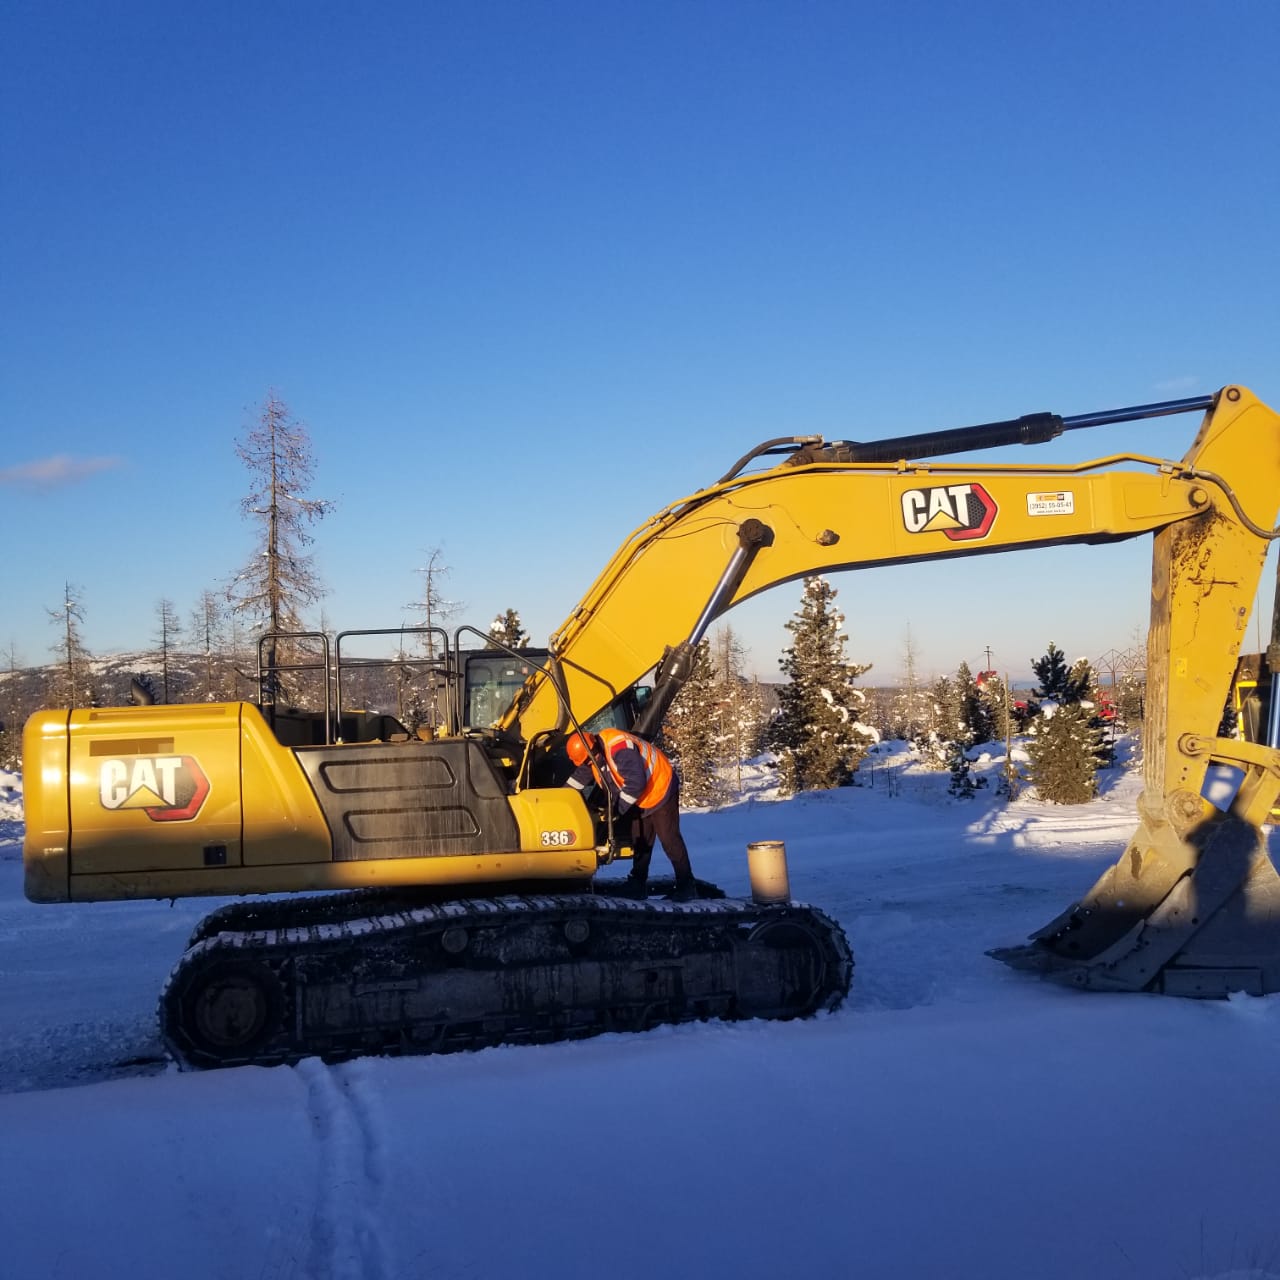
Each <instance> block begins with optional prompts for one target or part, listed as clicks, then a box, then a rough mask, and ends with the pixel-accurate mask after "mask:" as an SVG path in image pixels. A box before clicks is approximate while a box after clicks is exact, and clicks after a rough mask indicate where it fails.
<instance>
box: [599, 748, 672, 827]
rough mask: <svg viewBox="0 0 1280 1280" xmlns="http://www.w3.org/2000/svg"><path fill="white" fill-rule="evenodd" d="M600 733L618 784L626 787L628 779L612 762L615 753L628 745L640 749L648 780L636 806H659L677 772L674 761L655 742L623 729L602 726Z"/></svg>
mask: <svg viewBox="0 0 1280 1280" xmlns="http://www.w3.org/2000/svg"><path fill="white" fill-rule="evenodd" d="M598 736H599V738H600V741H601V742H602V743H603V744H604V755H605V759H606V760H607V761H608V762H609V772H610V773H611V774H612V775H613V780H614V782H616V783H617V784H618V786H619V787H624V786H625V785H626V783H625V781H624V780H623V777H622V775H621V774H620V773H619V772H618V770H617V768H616V766H615V765H614V763H613V753H614V752H615V751H625V750H626V749H627V748H628V747H631V748H634V749H635V750H636V751H638V752H639V753H640V757H641V759H642V760H643V761H644V767H645V772H646V773H647V774H648V775H649V781H648V782H647V783H646V784H645V788H644V790H643V791H642V792H641V793H640V796H639V799H638V801H637V807H638V808H640V809H656V808H657V807H658V806H659V805H660V804H661V803H662V802H663V801H664V800H665V799H666V798H667V792H668V791H669V790H670V789H671V778H672V775H673V773H674V770H673V769H672V767H671V761H670V760H668V759H667V757H666V756H665V755H664V754H663V753H662V752H661V751H659V750H658V748H657V747H655V746H654V745H653V744H652V743H650V742H646V741H645V740H644V739H643V738H637V737H636V736H635V735H634V734H631V733H627V732H625V731H624V730H622V729H601V730H600V733H599V735H598Z"/></svg>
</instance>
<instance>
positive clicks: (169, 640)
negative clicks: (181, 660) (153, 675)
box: [153, 597, 181, 702]
mask: <svg viewBox="0 0 1280 1280" xmlns="http://www.w3.org/2000/svg"><path fill="white" fill-rule="evenodd" d="M180 629H181V624H180V623H179V622H178V610H177V607H176V606H175V605H174V603H173V601H172V600H170V599H168V598H167V597H162V598H161V599H160V602H159V603H158V604H157V605H156V632H155V635H154V636H153V639H154V640H155V643H156V650H157V652H158V654H159V657H160V700H161V701H162V702H168V701H169V655H170V654H171V653H172V652H173V647H174V645H175V644H176V643H177V640H178V633H179V631H180Z"/></svg>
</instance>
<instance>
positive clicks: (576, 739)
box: [564, 733, 595, 764]
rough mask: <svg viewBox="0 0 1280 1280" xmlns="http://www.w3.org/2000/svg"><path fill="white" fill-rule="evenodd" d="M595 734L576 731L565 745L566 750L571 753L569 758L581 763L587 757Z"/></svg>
mask: <svg viewBox="0 0 1280 1280" xmlns="http://www.w3.org/2000/svg"><path fill="white" fill-rule="evenodd" d="M594 736H595V735H594V734H590V733H574V734H571V735H570V737H569V741H568V742H566V743H565V744H564V745H565V750H566V751H568V753H569V759H570V760H572V761H573V763H574V764H581V763H582V762H583V761H584V760H585V759H586V758H587V754H588V751H589V749H590V744H591V739H592V738H593V737H594Z"/></svg>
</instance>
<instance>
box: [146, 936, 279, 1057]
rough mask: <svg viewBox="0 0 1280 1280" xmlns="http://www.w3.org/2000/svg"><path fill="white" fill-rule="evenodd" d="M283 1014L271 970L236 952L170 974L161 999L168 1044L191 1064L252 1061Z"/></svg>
mask: <svg viewBox="0 0 1280 1280" xmlns="http://www.w3.org/2000/svg"><path fill="white" fill-rule="evenodd" d="M283 1014H284V993H283V991H282V989H281V985H280V981H279V979H278V978H277V977H276V975H275V974H274V973H272V971H271V970H270V969H269V968H268V967H267V966H266V965H264V964H262V963H260V962H259V961H256V960H249V959H242V958H240V957H236V956H218V957H213V958H210V959H208V960H205V961H203V962H197V963H195V964H194V965H192V966H191V967H190V968H189V969H188V970H187V971H186V972H182V973H179V974H178V975H177V976H176V977H175V980H174V982H173V983H172V984H171V985H170V987H169V988H168V990H166V991H165V993H164V996H163V997H162V1000H161V1022H162V1026H163V1028H164V1037H165V1040H166V1042H167V1043H168V1045H169V1048H170V1049H171V1050H172V1052H173V1053H174V1054H175V1056H176V1057H177V1058H178V1059H179V1060H180V1061H183V1062H189V1063H191V1064H192V1065H196V1066H231V1065H233V1064H235V1063H237V1062H248V1061H251V1060H252V1059H253V1057H254V1054H255V1053H256V1051H257V1050H258V1049H259V1048H261V1046H262V1045H263V1044H265V1043H266V1042H267V1041H268V1040H270V1039H271V1038H272V1037H273V1036H275V1035H277V1034H278V1033H279V1032H280V1030H281V1026H282V1020H283Z"/></svg>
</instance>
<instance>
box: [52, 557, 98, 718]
mask: <svg viewBox="0 0 1280 1280" xmlns="http://www.w3.org/2000/svg"><path fill="white" fill-rule="evenodd" d="M79 596H80V588H79V587H73V586H72V585H71V583H69V582H66V583H63V587H62V604H61V605H59V606H58V607H57V608H56V609H47V610H45V612H46V613H48V615H49V621H50V622H52V623H53V624H54V626H55V627H57V629H58V639H57V641H56V642H55V643H54V645H53V651H54V653H56V654H57V655H58V660H59V661H58V665H57V666H55V667H53V668H51V669H50V678H49V701H50V703H52V705H53V706H55V707H77V706H83V705H86V704H89V703H92V702H93V700H94V699H93V687H92V681H91V678H90V672H89V651H88V650H87V649H86V648H85V647H84V640H83V639H82V637H81V630H80V629H81V627H83V626H84V609H83V607H82V606H81V604H80V600H79Z"/></svg>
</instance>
